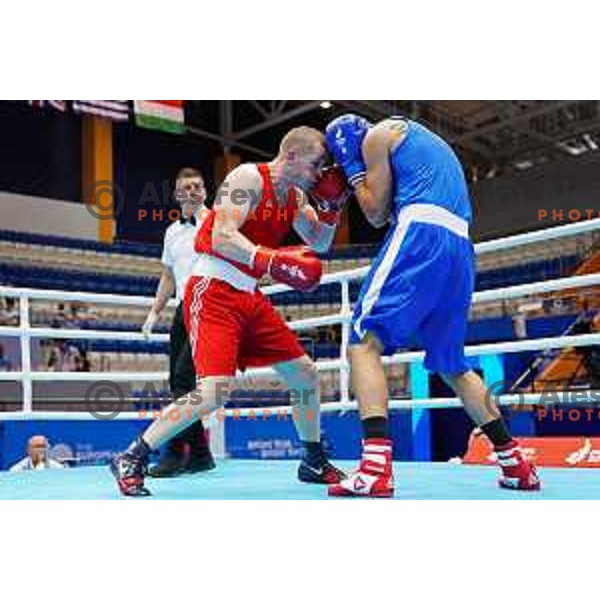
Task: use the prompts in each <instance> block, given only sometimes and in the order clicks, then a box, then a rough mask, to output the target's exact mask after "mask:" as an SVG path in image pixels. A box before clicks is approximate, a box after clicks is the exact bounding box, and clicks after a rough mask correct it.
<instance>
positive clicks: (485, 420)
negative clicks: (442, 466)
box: [442, 371, 541, 491]
mask: <svg viewBox="0 0 600 600" xmlns="http://www.w3.org/2000/svg"><path fill="white" fill-rule="evenodd" d="M442 377H443V379H444V380H445V381H446V383H447V384H448V385H449V386H450V387H451V388H452V389H453V390H454V392H455V393H456V395H457V396H458V397H459V398H460V399H461V400H462V403H463V405H464V407H465V410H466V411H467V414H468V415H469V416H470V417H471V419H473V421H474V422H475V424H476V425H478V426H479V427H480V429H481V431H482V432H483V433H484V434H485V435H486V436H487V437H488V439H489V440H490V442H492V444H493V446H494V450H495V451H496V454H497V456H498V463H499V465H500V467H501V469H502V477H501V478H500V479H499V480H498V483H499V485H500V486H501V487H504V488H511V489H519V490H534V491H535V490H539V489H540V487H541V484H540V480H539V477H538V475H537V472H536V469H535V467H534V466H533V465H531V464H530V463H529V462H528V461H527V460H526V459H525V457H524V456H523V453H522V452H521V449H520V447H519V444H518V442H517V441H516V440H514V439H513V437H512V436H511V434H510V432H509V430H508V428H507V426H506V423H505V421H504V419H503V418H502V415H501V414H500V410H499V409H498V408H497V407H496V405H495V403H494V402H493V401H492V399H491V398H489V397H488V393H487V389H486V387H485V385H484V383H483V381H482V380H481V377H479V375H477V373H475V372H474V371H467V372H465V373H459V374H449V373H445V374H442Z"/></svg>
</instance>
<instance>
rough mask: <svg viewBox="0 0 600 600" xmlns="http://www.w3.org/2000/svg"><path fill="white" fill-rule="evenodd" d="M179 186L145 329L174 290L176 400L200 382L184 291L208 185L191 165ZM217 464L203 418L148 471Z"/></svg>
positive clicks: (168, 473)
mask: <svg viewBox="0 0 600 600" xmlns="http://www.w3.org/2000/svg"><path fill="white" fill-rule="evenodd" d="M175 187H176V193H175V197H176V200H177V201H178V202H180V205H181V218H180V219H179V220H178V221H175V222H174V223H171V225H169V227H168V228H167V230H166V231H165V238H164V243H163V253H162V263H163V272H162V276H161V278H160V282H159V284H158V289H157V290H156V296H155V298H154V302H153V304H152V308H151V309H150V312H149V313H148V317H147V318H146V322H145V323H144V325H143V327H142V332H143V333H144V335H145V336H146V337H148V336H149V335H150V333H151V332H152V329H153V327H154V325H155V323H156V321H157V319H158V317H159V315H160V313H161V312H162V310H163V309H164V307H165V306H166V304H167V302H168V300H169V298H170V297H171V295H172V294H173V291H175V292H176V297H177V301H178V305H177V310H176V311H175V317H174V319H173V323H172V325H171V331H170V336H171V337H170V351H169V386H170V388H171V393H172V394H173V398H174V399H175V400H176V399H177V398H180V397H181V396H184V395H185V394H187V393H189V392H191V391H192V390H194V389H195V388H196V373H195V370H194V363H193V361H192V352H191V346H190V343H189V340H188V336H187V331H186V329H185V323H184V316H183V295H184V290H185V284H186V283H187V280H188V278H189V276H190V273H191V270H192V265H193V262H194V258H195V252H194V238H195V237H196V231H197V228H198V226H199V224H200V223H199V222H198V221H200V220H201V218H202V215H199V211H200V210H201V209H202V208H204V202H205V201H206V187H205V185H204V180H203V179H202V175H201V174H200V172H199V171H198V170H197V169H193V168H190V167H186V168H183V169H181V170H180V171H179V173H178V174H177V180H176V183H175ZM203 212H205V211H203ZM214 467H215V462H214V460H213V457H212V454H211V452H210V448H209V446H208V443H207V441H206V435H205V431H204V426H203V425H202V420H200V419H198V420H196V421H194V423H193V424H192V425H191V426H190V427H188V428H187V429H186V430H184V431H182V432H181V433H180V434H179V435H177V436H176V437H175V438H173V439H172V440H171V441H170V442H169V444H168V445H167V448H166V451H165V452H164V453H163V455H162V457H161V460H160V462H159V463H158V464H157V465H156V466H154V467H152V468H151V469H150V471H149V473H148V474H149V475H150V476H151V477H176V476H177V475H181V474H183V473H197V472H199V471H208V470H210V469H214Z"/></svg>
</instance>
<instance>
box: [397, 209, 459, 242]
mask: <svg viewBox="0 0 600 600" xmlns="http://www.w3.org/2000/svg"><path fill="white" fill-rule="evenodd" d="M400 221H402V222H404V223H410V222H417V223H431V224H432V225H440V226H441V227H445V228H446V229H449V230H450V231H452V232H453V233H455V234H456V235H459V236H460V237H464V238H467V239H469V223H468V222H467V221H465V220H464V219H461V218H460V217H458V216H456V215H455V214H453V213H451V212H450V211H449V210H446V209H445V208H442V207H441V206H437V205H435V204H409V205H408V206H407V207H405V208H403V209H402V210H401V211H400V214H399V216H398V222H400Z"/></svg>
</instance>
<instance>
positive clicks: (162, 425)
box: [111, 377, 230, 496]
mask: <svg viewBox="0 0 600 600" xmlns="http://www.w3.org/2000/svg"><path fill="white" fill-rule="evenodd" d="M229 381H230V378H229V377H205V378H203V379H202V380H200V382H199V385H198V387H196V389H195V390H194V391H192V392H190V393H188V394H186V395H185V396H182V397H181V398H179V399H178V400H176V401H175V402H172V403H171V404H169V406H167V408H166V409H165V410H163V411H162V412H161V414H160V417H159V418H158V419H156V420H154V421H153V422H152V424H151V425H150V426H149V427H148V429H146V431H145V432H144V433H143V434H142V435H141V436H140V437H138V438H137V439H136V440H135V441H134V442H133V443H132V444H131V445H130V446H129V447H128V448H127V450H126V451H125V452H124V453H123V454H120V455H119V456H117V457H116V458H114V459H113V461H112V462H111V471H112V473H113V475H114V477H115V478H116V480H117V484H118V486H119V489H120V490H121V492H122V493H123V494H124V495H126V496H147V495H149V494H150V492H149V491H148V489H147V488H146V487H144V475H145V473H146V467H147V464H148V458H149V455H150V453H151V452H153V451H155V450H158V448H160V447H161V446H162V445H163V444H166V443H167V442H168V441H169V440H171V439H172V438H174V437H175V436H176V435H177V434H179V433H180V432H181V431H183V430H184V429H185V428H186V427H189V426H190V424H192V423H193V422H195V420H196V419H198V418H200V419H203V420H205V421H206V420H207V419H208V418H210V415H211V413H212V412H214V410H215V409H217V408H219V407H221V406H222V405H223V402H224V400H225V398H224V394H225V393H226V391H227V390H228V388H229Z"/></svg>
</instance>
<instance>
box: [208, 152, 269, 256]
mask: <svg viewBox="0 0 600 600" xmlns="http://www.w3.org/2000/svg"><path fill="white" fill-rule="evenodd" d="M225 184H227V185H225ZM261 190H262V181H261V177H260V174H259V172H258V170H257V169H256V167H255V166H254V165H251V164H245V165H240V166H239V167H237V168H236V169H234V170H233V171H232V172H231V173H230V174H229V175H228V176H227V177H226V179H225V181H224V182H223V184H222V185H221V187H220V189H219V192H218V194H217V197H216V199H215V205H214V210H215V213H216V214H215V222H214V225H213V232H212V244H213V249H214V250H215V252H217V253H218V254H220V255H221V256H224V257H225V258H228V259H230V260H235V261H238V262H241V263H243V264H245V265H249V266H251V265H252V261H253V259H254V253H255V251H256V246H255V245H254V244H253V243H252V242H251V241H250V240H249V239H248V238H247V237H245V236H244V235H243V234H241V233H240V232H239V229H240V227H241V226H242V225H243V224H244V222H245V221H246V218H247V217H248V214H249V213H250V211H251V210H253V209H254V208H255V206H256V203H257V202H258V201H259V200H260V196H261Z"/></svg>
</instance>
